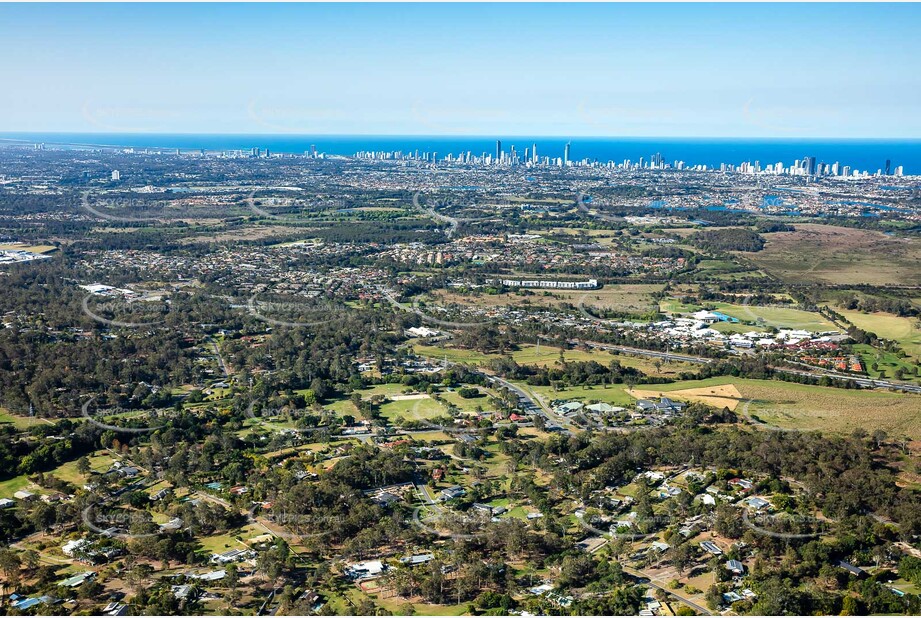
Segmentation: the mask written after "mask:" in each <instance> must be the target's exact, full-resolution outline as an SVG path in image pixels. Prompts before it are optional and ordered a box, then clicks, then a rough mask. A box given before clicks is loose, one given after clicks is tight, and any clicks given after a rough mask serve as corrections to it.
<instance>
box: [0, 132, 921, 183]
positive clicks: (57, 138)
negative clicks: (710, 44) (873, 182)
mask: <svg viewBox="0 0 921 618" xmlns="http://www.w3.org/2000/svg"><path fill="white" fill-rule="evenodd" d="M497 139H498V140H501V142H502V149H503V150H505V151H506V152H509V151H510V150H511V147H512V146H514V147H515V150H516V152H517V153H518V155H519V156H520V157H522V158H523V157H524V150H525V148H531V147H532V144H536V145H537V153H538V155H539V156H541V157H543V156H550V157H562V156H563V149H564V147H565V145H566V143H567V142H569V143H571V146H570V148H571V151H570V158H571V159H572V160H574V161H581V160H583V159H590V160H597V161H601V162H607V161H615V162H617V163H620V162H622V161H623V160H624V159H630V160H631V161H633V162H636V161H637V160H638V159H639V158H640V157H643V158H644V159H645V160H647V161H648V160H649V159H650V158H651V157H652V156H653V155H654V154H656V153H660V154H661V155H662V158H663V160H664V161H665V162H667V163H672V162H674V161H684V162H685V163H686V164H687V165H699V164H705V165H707V166H711V167H713V166H719V165H720V163H734V164H736V165H738V164H740V163H742V162H744V161H749V162H751V163H754V162H755V161H758V162H760V163H761V166H762V167H764V166H766V165H768V164H773V163H777V162H779V161H780V162H783V163H784V165H790V164H791V163H792V162H793V161H796V160H802V159H803V157H807V156H811V157H815V158H816V161H817V162H821V163H828V164H832V163H834V162H836V161H837V162H840V164H841V165H842V166H844V165H848V166H850V167H851V169H852V170H868V171H870V172H871V173H874V172H876V170H878V169H882V170H885V167H886V161H887V160H889V161H890V162H891V165H890V169H891V170H892V171H894V170H895V168H896V167H897V166H899V165H901V166H903V168H904V172H905V174H921V140H918V139H904V140H893V139H766V138H738V139H736V138H733V139H729V138H726V139H722V138H720V139H717V138H653V137H648V138H647V137H642V138H640V137H637V138H626V137H578V138H572V139H568V138H563V137H533V138H532V137H520V136H516V137H502V136H495V137H471V136H415V135H406V136H392V135H250V134H247V135H242V134H241V135H215V134H166V133H163V134H153V133H139V134H130V133H0V140H21V141H24V142H28V143H45V144H47V145H52V144H60V145H70V146H86V145H95V146H100V147H102V146H105V147H126V148H128V147H132V148H162V149H171V150H173V149H176V148H179V149H183V150H199V149H202V148H204V149H205V150H208V151H220V150H249V149H251V148H260V149H263V150H265V149H268V150H270V151H271V152H273V153H287V154H303V153H304V152H307V151H309V150H310V147H311V145H315V146H316V148H317V152H324V153H326V154H331V155H345V156H349V155H353V154H355V153H356V152H358V151H395V150H401V151H403V152H404V153H409V152H415V151H416V150H418V151H419V152H420V153H421V152H436V153H438V157H439V159H440V158H442V157H444V156H445V155H447V154H454V155H458V154H460V153H463V152H467V151H470V152H472V153H473V154H474V155H481V154H483V153H484V152H485V153H495V151H496V140H497Z"/></svg>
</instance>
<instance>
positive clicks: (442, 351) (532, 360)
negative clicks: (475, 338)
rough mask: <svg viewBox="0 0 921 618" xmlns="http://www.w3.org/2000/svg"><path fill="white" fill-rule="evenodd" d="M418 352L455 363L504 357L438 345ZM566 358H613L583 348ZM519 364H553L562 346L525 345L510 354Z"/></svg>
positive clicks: (606, 360)
mask: <svg viewBox="0 0 921 618" xmlns="http://www.w3.org/2000/svg"><path fill="white" fill-rule="evenodd" d="M413 349H414V350H415V352H416V354H419V355H420V356H427V357H430V358H437V359H444V358H446V357H447V359H448V361H449V362H454V363H473V364H479V363H485V362H486V361H489V360H491V359H496V358H502V355H501V354H484V353H483V352H477V351H476V350H461V349H457V348H440V347H437V346H424V345H417V346H414V347H413ZM563 355H564V358H565V359H566V361H568V362H575V361H589V360H594V361H598V362H599V363H602V364H607V363H609V362H610V360H611V358H610V356H609V355H608V354H606V353H604V352H599V351H594V352H591V351H589V352H586V351H583V350H564V351H563ZM509 356H511V357H512V358H513V359H514V360H515V362H516V363H518V364H519V365H552V364H554V363H556V362H557V361H559V359H560V348H556V347H553V346H547V345H541V346H540V351H538V349H537V346H536V345H523V346H521V349H520V350H515V351H513V352H511V354H509Z"/></svg>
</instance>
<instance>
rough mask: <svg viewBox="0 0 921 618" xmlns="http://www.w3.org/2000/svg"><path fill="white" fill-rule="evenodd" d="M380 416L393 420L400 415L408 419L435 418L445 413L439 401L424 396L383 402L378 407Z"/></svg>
mask: <svg viewBox="0 0 921 618" xmlns="http://www.w3.org/2000/svg"><path fill="white" fill-rule="evenodd" d="M380 413H381V416H382V417H384V418H386V419H387V420H390V421H393V420H394V419H396V418H397V417H402V418H403V419H405V420H408V421H416V420H423V419H430V418H435V417H436V416H442V415H445V414H447V410H446V408H445V407H444V406H443V405H441V404H440V403H439V402H437V401H435V400H434V399H431V398H429V397H426V398H425V399H407V400H403V401H391V402H389V403H385V404H384V405H382V406H381V409H380Z"/></svg>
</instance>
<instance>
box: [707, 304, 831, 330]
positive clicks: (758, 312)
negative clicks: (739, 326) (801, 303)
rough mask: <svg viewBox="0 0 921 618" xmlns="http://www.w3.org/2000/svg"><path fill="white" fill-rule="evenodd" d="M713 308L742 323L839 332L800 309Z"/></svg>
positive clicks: (725, 305) (742, 306)
mask: <svg viewBox="0 0 921 618" xmlns="http://www.w3.org/2000/svg"><path fill="white" fill-rule="evenodd" d="M713 307H714V308H715V310H716V311H720V312H722V313H725V314H726V315H728V316H731V317H734V318H737V319H739V320H742V321H744V322H758V320H763V321H764V325H765V326H774V327H776V328H792V329H803V330H808V331H814V332H823V331H829V330H840V329H839V328H838V327H837V326H835V325H834V324H832V323H831V322H829V321H828V320H826V319H825V318H824V317H822V316H821V315H819V314H818V313H812V312H810V311H802V310H800V309H789V308H787V307H755V306H744V305H734V304H729V303H714V304H713Z"/></svg>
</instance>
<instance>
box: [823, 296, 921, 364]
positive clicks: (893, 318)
mask: <svg viewBox="0 0 921 618" xmlns="http://www.w3.org/2000/svg"><path fill="white" fill-rule="evenodd" d="M835 311H837V312H838V313H840V314H841V315H843V316H844V317H846V318H847V319H848V321H850V322H851V323H852V324H854V325H855V326H856V327H857V328H861V329H863V330H865V331H869V332H871V333H875V334H876V336H877V337H881V338H883V339H891V340H893V341H898V342H899V344H900V345H901V346H902V349H904V350H905V352H906V353H907V354H910V355H912V356H914V357H915V358H916V359H921V322H919V321H918V320H917V319H915V318H902V317H899V316H897V315H892V314H890V313H862V312H860V311H849V310H847V309H838V308H836V309H835Z"/></svg>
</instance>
